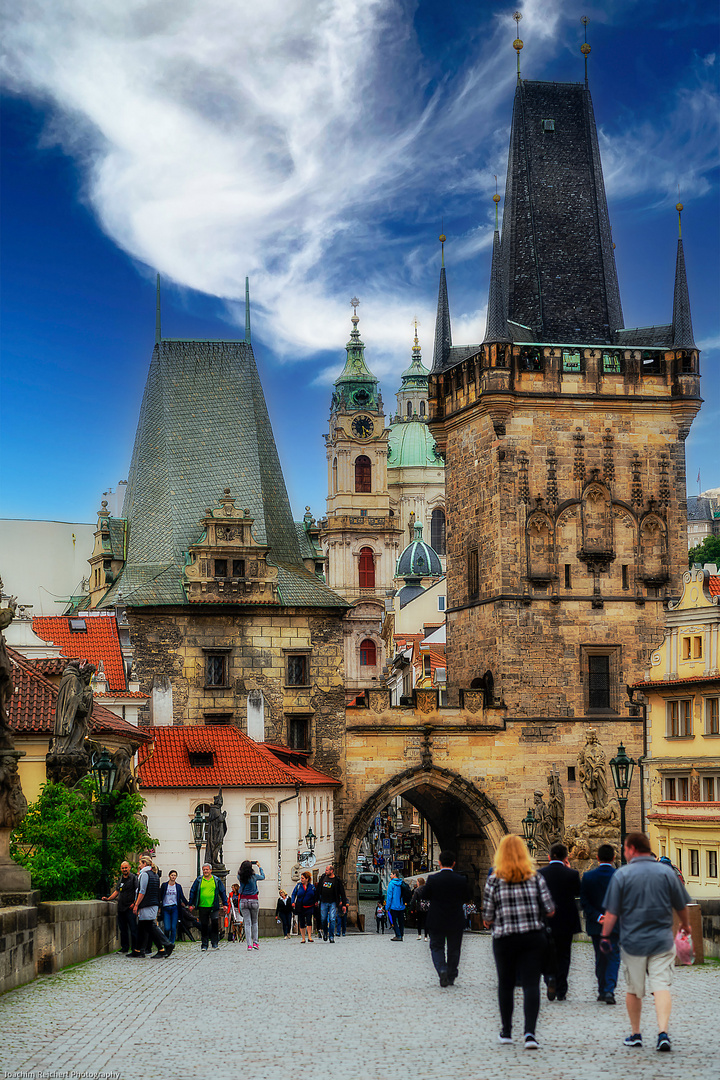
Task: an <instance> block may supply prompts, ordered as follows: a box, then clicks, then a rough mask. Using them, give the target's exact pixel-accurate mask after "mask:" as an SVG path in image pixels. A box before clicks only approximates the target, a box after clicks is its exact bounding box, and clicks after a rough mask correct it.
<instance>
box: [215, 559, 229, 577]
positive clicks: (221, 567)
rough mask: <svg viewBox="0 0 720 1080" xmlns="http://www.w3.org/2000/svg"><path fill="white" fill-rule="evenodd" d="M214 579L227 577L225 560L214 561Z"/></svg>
mask: <svg viewBox="0 0 720 1080" xmlns="http://www.w3.org/2000/svg"><path fill="white" fill-rule="evenodd" d="M215 577H227V559H215Z"/></svg>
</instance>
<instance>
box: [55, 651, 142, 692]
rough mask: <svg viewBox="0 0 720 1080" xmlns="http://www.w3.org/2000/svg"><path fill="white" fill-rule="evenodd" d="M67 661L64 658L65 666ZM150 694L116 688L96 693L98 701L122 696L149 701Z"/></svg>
mask: <svg viewBox="0 0 720 1080" xmlns="http://www.w3.org/2000/svg"><path fill="white" fill-rule="evenodd" d="M65 663H66V661H65V660H63V666H65ZM149 696H150V695H149V694H143V692H142V690H116V691H115V692H114V693H108V694H95V695H94V697H95V700H96V701H97V699H98V698H110V700H111V701H115V699H116V698H121V699H122V700H123V701H124V700H125V698H142V700H143V701H147V700H148V698H149Z"/></svg>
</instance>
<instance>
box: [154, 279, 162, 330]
mask: <svg viewBox="0 0 720 1080" xmlns="http://www.w3.org/2000/svg"><path fill="white" fill-rule="evenodd" d="M155 289H156V295H155V344H156V345H159V344H160V342H161V341H162V333H161V332H160V275H159V274H158V276H157V282H156V285H155Z"/></svg>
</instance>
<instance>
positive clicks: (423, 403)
mask: <svg viewBox="0 0 720 1080" xmlns="http://www.w3.org/2000/svg"><path fill="white" fill-rule="evenodd" d="M420 415H421V416H424V415H425V402H424V401H421V402H420Z"/></svg>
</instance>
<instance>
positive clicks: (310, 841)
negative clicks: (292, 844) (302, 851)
mask: <svg viewBox="0 0 720 1080" xmlns="http://www.w3.org/2000/svg"><path fill="white" fill-rule="evenodd" d="M316 840H317V836H316V835H315V833H314V832H313V831H312V825H311V826H310V828H309V829H308V831H307V833H306V834H305V845H306V847H307V849H308V851H309V852H310V854H311V855H312V853H313V851H314V850H315V841H316Z"/></svg>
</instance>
